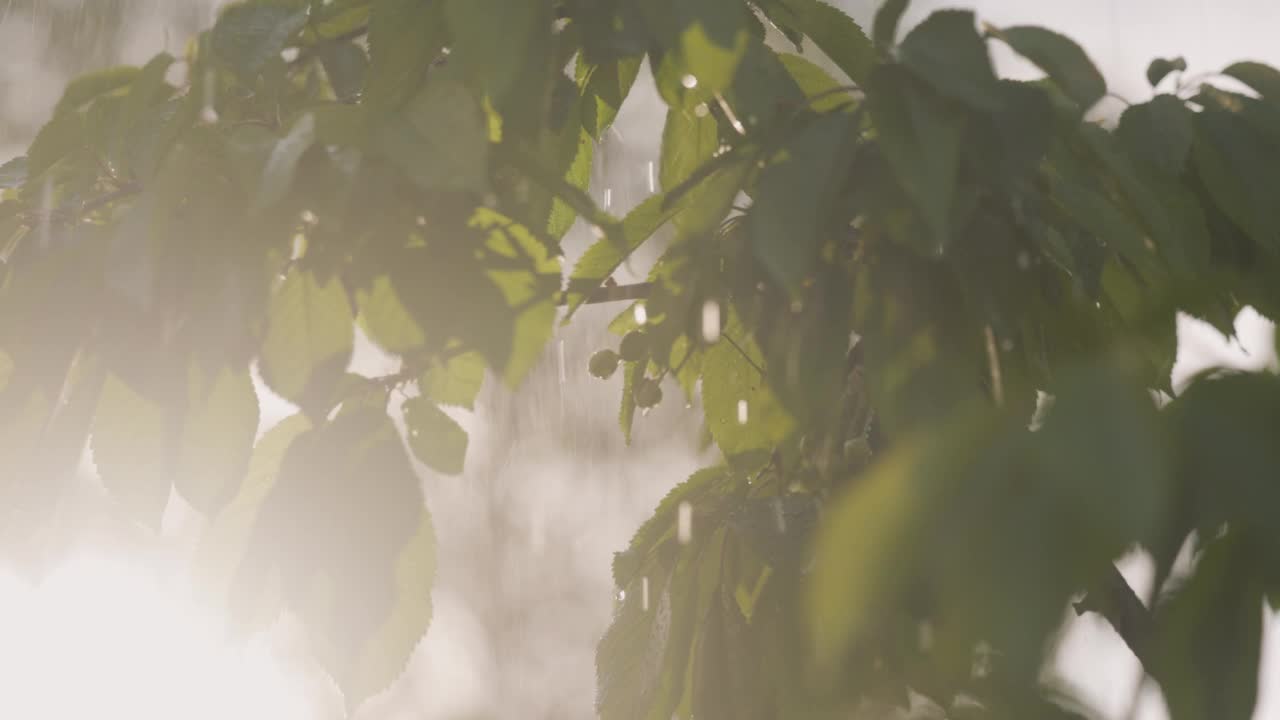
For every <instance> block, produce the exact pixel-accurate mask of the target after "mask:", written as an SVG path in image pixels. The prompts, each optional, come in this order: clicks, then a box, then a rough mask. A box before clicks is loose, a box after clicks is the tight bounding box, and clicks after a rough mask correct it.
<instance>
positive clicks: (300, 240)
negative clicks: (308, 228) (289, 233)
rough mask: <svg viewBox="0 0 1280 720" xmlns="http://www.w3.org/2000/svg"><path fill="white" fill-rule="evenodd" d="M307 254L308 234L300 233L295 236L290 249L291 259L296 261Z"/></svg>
mask: <svg viewBox="0 0 1280 720" xmlns="http://www.w3.org/2000/svg"><path fill="white" fill-rule="evenodd" d="M306 254H307V236H306V235H303V234H302V233H298V234H296V235H294V236H293V247H292V248H291V249H290V252H289V259H290V260H295V261H296V260H298V259H299V258H301V257H302V256H303V255H306Z"/></svg>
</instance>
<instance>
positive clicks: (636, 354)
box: [618, 330, 649, 362]
mask: <svg viewBox="0 0 1280 720" xmlns="http://www.w3.org/2000/svg"><path fill="white" fill-rule="evenodd" d="M618 354H619V355H621V356H622V359H623V360H626V361H627V362H637V361H640V360H644V359H646V358H648V357H649V337H648V336H647V335H645V334H644V333H643V332H642V331H640V330H632V331H631V332H629V333H627V334H626V335H623V336H622V343H621V344H620V345H618Z"/></svg>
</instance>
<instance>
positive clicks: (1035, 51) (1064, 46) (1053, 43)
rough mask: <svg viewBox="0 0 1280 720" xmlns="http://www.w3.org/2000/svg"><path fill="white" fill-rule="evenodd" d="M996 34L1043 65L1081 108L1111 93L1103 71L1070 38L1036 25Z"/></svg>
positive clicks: (1033, 60)
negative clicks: (1108, 91) (1108, 90)
mask: <svg viewBox="0 0 1280 720" xmlns="http://www.w3.org/2000/svg"><path fill="white" fill-rule="evenodd" d="M995 36H996V37H998V38H1000V39H1001V40H1004V41H1005V42H1006V43H1008V44H1009V47H1011V48H1013V49H1014V51H1016V52H1017V53H1018V54H1020V55H1022V56H1023V57H1025V58H1027V59H1028V60H1030V61H1031V62H1033V63H1035V64H1036V65H1038V66H1040V69H1041V70H1044V71H1045V73H1047V74H1048V75H1049V77H1050V78H1052V79H1053V81H1054V82H1056V83H1057V84H1058V87H1060V88H1062V91H1063V92H1064V93H1066V95H1067V97H1069V98H1071V99H1072V100H1075V101H1076V103H1077V104H1078V105H1079V106H1080V109H1081V110H1086V111H1087V110H1088V109H1089V108H1091V107H1093V106H1094V104H1095V103H1097V102H1098V101H1099V100H1101V99H1102V96H1103V95H1106V94H1107V81H1106V80H1105V79H1104V78H1103V77H1102V73H1100V72H1098V68H1097V67H1095V66H1094V64H1093V61H1092V60H1090V59H1089V56H1088V55H1086V54H1085V52H1084V50H1082V49H1081V48H1080V46H1079V45H1077V44H1076V43H1075V42H1074V41H1073V40H1071V39H1070V38H1067V37H1066V36H1063V35H1060V34H1058V33H1056V32H1053V31H1052V30H1046V29H1045V28H1042V27H1037V26H1034V25H1022V26H1018V27H1011V28H1005V29H1003V30H999V31H996V32H995Z"/></svg>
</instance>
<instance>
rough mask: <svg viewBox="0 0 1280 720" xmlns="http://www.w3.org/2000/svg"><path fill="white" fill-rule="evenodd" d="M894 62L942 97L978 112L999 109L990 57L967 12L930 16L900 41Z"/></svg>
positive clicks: (954, 11) (940, 11)
mask: <svg viewBox="0 0 1280 720" xmlns="http://www.w3.org/2000/svg"><path fill="white" fill-rule="evenodd" d="M898 60H899V62H901V63H902V64H903V65H904V66H906V67H907V68H908V69H910V70H911V72H913V73H915V74H916V75H917V76H918V77H920V78H921V79H923V80H925V81H927V82H928V83H929V84H930V85H932V86H933V87H934V89H936V90H937V91H938V92H939V93H940V94H942V95H945V96H947V97H950V98H954V99H956V100H959V101H961V102H964V103H967V104H969V105H972V106H973V107H976V108H980V109H982V110H988V111H995V110H999V109H1000V106H1001V96H1000V85H999V82H998V81H997V80H996V75H995V71H994V70H992V69H991V56H990V55H989V54H988V53H987V44H986V42H984V41H983V39H982V37H981V36H980V35H978V31H977V30H976V29H975V26H974V19H973V13H972V12H971V11H969V10H939V11H937V12H935V13H933V14H932V15H930V16H929V17H928V18H926V19H925V21H924V22H922V23H920V24H919V25H917V26H916V27H915V28H913V29H912V30H911V32H910V33H908V34H907V37H906V38H905V39H903V41H902V45H901V46H899V48H898Z"/></svg>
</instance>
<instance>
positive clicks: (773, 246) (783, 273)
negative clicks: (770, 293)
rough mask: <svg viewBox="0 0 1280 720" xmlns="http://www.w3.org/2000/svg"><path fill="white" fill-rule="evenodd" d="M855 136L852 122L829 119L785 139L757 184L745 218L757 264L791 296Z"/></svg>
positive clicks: (811, 261)
mask: <svg viewBox="0 0 1280 720" xmlns="http://www.w3.org/2000/svg"><path fill="white" fill-rule="evenodd" d="M857 136H858V128H857V127H856V125H855V120H853V119H851V117H850V116H849V115H846V114H841V113H831V114H828V115H823V116H820V117H818V118H815V119H814V120H813V121H812V122H811V123H809V125H807V126H806V127H805V128H804V130H803V131H801V132H800V133H798V134H795V135H793V136H791V137H790V138H788V139H787V141H786V142H785V143H784V144H783V145H782V147H781V148H780V149H779V152H778V155H777V157H776V159H775V160H774V161H773V162H771V163H769V164H768V165H766V166H765V167H764V169H763V170H761V171H760V174H759V176H758V177H757V179H756V190H755V196H756V202H755V203H754V204H753V205H752V207H751V211H750V213H749V214H748V220H747V222H748V223H749V225H748V227H749V228H750V233H751V246H752V249H753V250H754V252H755V255H756V258H757V259H759V260H760V262H761V264H762V265H764V267H765V268H766V269H767V270H768V271H769V272H770V273H771V274H772V275H773V276H774V278H775V279H776V280H777V281H778V282H779V283H780V284H781V285H782V286H783V287H785V288H788V289H789V290H791V291H793V292H796V291H798V290H799V289H800V285H801V282H802V281H804V280H805V278H806V277H807V276H808V274H809V273H810V272H811V271H812V270H813V268H814V266H815V265H816V264H817V262H818V259H819V258H818V250H819V248H820V246H821V244H822V240H823V239H824V237H825V234H826V233H825V231H826V230H827V224H828V222H829V221H828V220H827V218H828V216H829V215H830V213H831V210H832V206H833V204H834V203H835V202H836V195H837V193H838V190H837V188H838V187H839V186H840V175H841V173H843V172H844V171H845V168H846V167H847V163H848V161H849V160H850V155H851V150H852V148H853V145H854V143H855V141H856V140H857Z"/></svg>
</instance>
